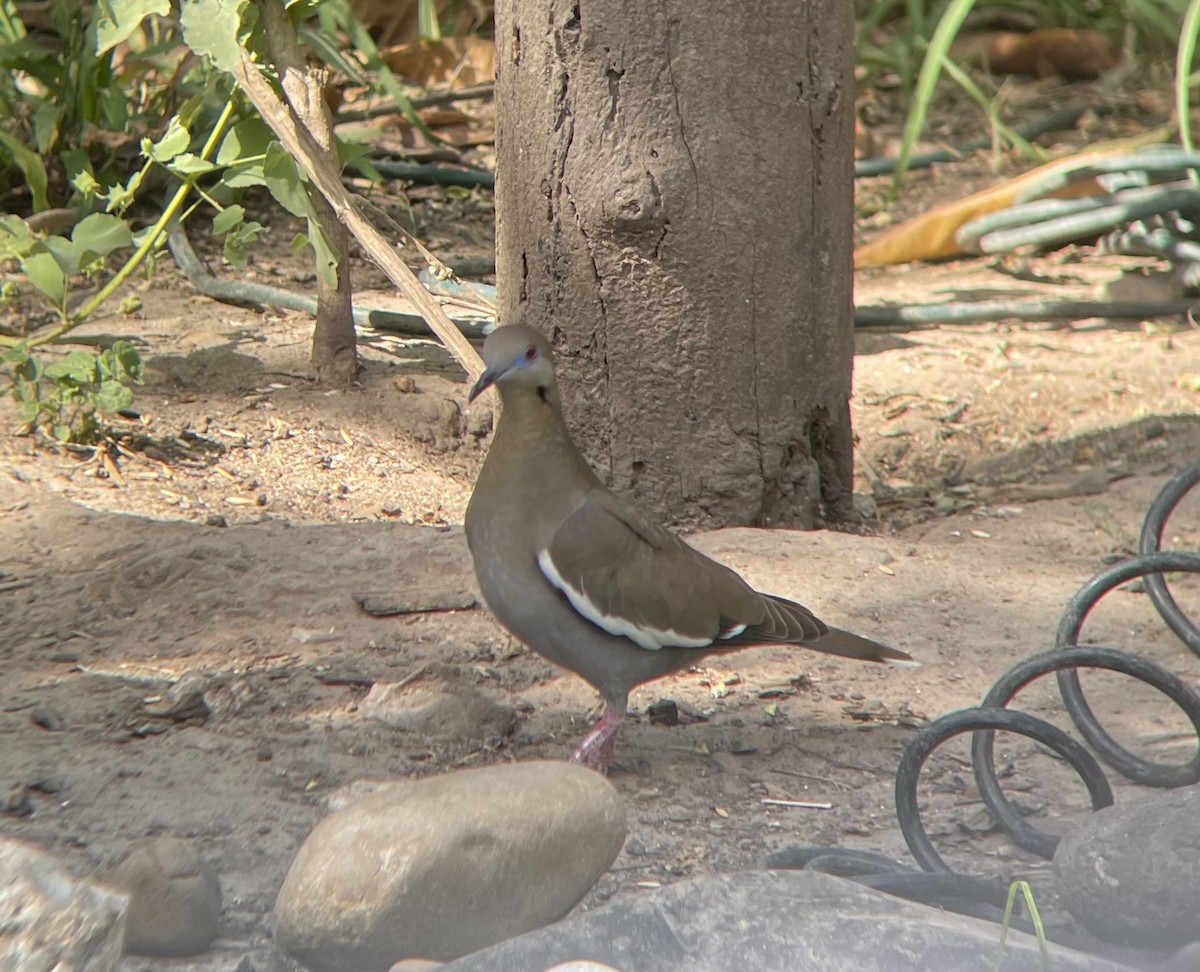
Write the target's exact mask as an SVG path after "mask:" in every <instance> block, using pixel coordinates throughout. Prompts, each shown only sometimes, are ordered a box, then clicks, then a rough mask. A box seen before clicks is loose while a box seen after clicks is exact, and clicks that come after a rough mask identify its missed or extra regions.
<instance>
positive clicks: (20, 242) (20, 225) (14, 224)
mask: <svg viewBox="0 0 1200 972" xmlns="http://www.w3.org/2000/svg"><path fill="white" fill-rule="evenodd" d="M37 247H38V238H37V237H36V236H34V235H33V230H31V229H30V228H29V225H28V224H27V223H26V222H25V220H23V219H21V217H20V216H14V215H7V216H0V260H19V259H21V258H22V257H23V256H25V255H26V254H29V253H32V252H33V251H34V250H36V249H37Z"/></svg>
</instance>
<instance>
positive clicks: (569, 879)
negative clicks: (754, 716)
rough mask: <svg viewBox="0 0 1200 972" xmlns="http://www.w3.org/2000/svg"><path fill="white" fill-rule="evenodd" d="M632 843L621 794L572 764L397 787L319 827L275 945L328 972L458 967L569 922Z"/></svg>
mask: <svg viewBox="0 0 1200 972" xmlns="http://www.w3.org/2000/svg"><path fill="white" fill-rule="evenodd" d="M624 841H625V811H624V807H623V805H622V802H621V798H620V796H619V795H618V794H617V791H616V790H615V789H614V788H613V786H612V784H610V783H609V782H608V781H607V780H606V779H605V778H604V777H602V776H600V775H599V774H598V773H594V772H592V771H591V770H587V769H584V768H582V767H579V766H573V765H571V764H569V763H561V762H532V763H509V764H502V765H497V766H489V767H484V768H481V769H469V770H458V771H456V772H452V773H447V774H445V775H441V776H432V777H428V778H426V779H422V780H414V781H399V782H394V783H389V784H386V785H383V786H381V787H379V788H377V789H376V791H375V792H374V793H371V794H370V795H368V796H365V797H362V798H361V799H359V800H357V801H355V802H353V803H350V804H349V805H347V806H345V807H344V808H343V809H340V810H337V811H335V812H334V813H331V814H330V815H329V816H327V817H325V818H324V819H323V820H322V821H321V822H320V823H319V824H317V826H316V828H315V829H314V830H313V832H312V833H311V834H310V835H309V837H308V839H307V840H306V841H305V842H304V845H303V846H302V847H301V848H300V851H299V853H298V854H297V856H296V859H295V861H294V862H293V863H292V866H291V868H290V870H289V871H288V874H287V877H286V878H285V879H284V882H283V887H282V888H281V889H280V891H279V896H278V898H277V900H276V902H275V938H276V941H277V942H278V943H279V945H280V946H281V947H282V948H283V949H284V950H285V951H287V952H288V953H289V954H290V955H291V956H292V957H293V958H296V959H297V960H299V961H300V962H301V963H303V964H304V965H307V966H309V967H310V968H312V969H314V970H317V972H336V970H344V969H351V968H387V967H388V966H389V964H391V963H394V962H397V961H399V960H401V959H404V958H423V959H435V960H449V959H453V958H456V957H458V956H461V955H465V954H467V953H469V952H473V951H475V950H477V949H480V948H483V947H485V946H487V945H490V944H493V943H495V942H498V941H502V940H504V939H506V938H510V937H512V936H513V935H519V934H522V933H524V932H526V931H530V930H532V929H534V928H540V927H542V926H543V925H546V924H549V923H550V922H553V921H556V920H557V919H559V918H561V917H562V916H563V915H565V914H566V913H567V912H569V911H570V910H571V909H572V908H573V907H574V906H575V904H576V903H577V902H578V901H579V900H580V899H581V898H582V897H583V895H584V894H586V893H587V891H588V890H589V889H590V888H591V887H592V886H593V885H594V884H595V882H596V881H597V879H598V878H599V877H600V876H601V875H602V874H603V873H604V872H605V871H606V870H607V869H608V867H609V865H610V864H612V862H613V860H614V859H615V858H616V856H617V854H618V853H619V852H620V850H621V847H622V845H623V844H624Z"/></svg>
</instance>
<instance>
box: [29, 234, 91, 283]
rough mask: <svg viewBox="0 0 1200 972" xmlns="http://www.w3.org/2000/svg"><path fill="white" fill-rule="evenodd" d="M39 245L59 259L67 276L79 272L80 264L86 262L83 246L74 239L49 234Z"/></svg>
mask: <svg viewBox="0 0 1200 972" xmlns="http://www.w3.org/2000/svg"><path fill="white" fill-rule="evenodd" d="M38 246H39V248H41V249H45V250H48V251H49V252H50V254H51V255H52V256H53V257H54V259H55V260H57V261H58V265H59V267H60V268H61V269H62V272H63V273H65V274H66V275H67V276H70V275H71V274H73V273H78V272H79V267H80V264H82V263H83V262H84V257H85V256H86V254H85V253H84V251H83V247H81V246H79V245H78V244H76V243H75V241H74V240H68V239H64V238H63V237H61V236H47V237H46V238H45V239H44V240H42V241H41V242H40V243H39V244H38Z"/></svg>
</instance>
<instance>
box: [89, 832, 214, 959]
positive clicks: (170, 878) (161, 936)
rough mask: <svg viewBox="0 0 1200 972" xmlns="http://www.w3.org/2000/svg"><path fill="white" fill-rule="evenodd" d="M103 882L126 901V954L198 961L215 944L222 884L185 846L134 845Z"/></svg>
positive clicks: (155, 840)
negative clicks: (127, 906) (181, 957)
mask: <svg viewBox="0 0 1200 972" xmlns="http://www.w3.org/2000/svg"><path fill="white" fill-rule="evenodd" d="M102 879H103V880H104V881H105V882H107V883H108V884H111V885H112V886H113V887H115V888H118V889H120V890H121V891H124V892H125V893H126V894H128V895H129V915H128V919H127V923H126V931H125V950H126V951H127V952H130V953H133V954H135V955H164V956H184V955H197V954H199V953H200V952H203V951H205V950H206V949H207V948H208V947H209V946H210V945H212V943H213V942H214V941H215V940H216V938H217V930H218V927H219V926H220V921H221V884H220V882H219V881H218V880H217V875H216V872H215V871H213V869H212V868H211V867H210V866H209V865H208V864H207V863H206V862H205V861H204V859H203V858H202V857H201V856H200V853H199V852H198V851H197V850H196V848H195V847H194V846H193V845H192V844H191V843H189V842H188V841H186V840H183V839H181V838H179V837H167V836H160V837H143V838H141V839H140V840H135V841H134V842H133V843H132V844H130V845H129V847H127V848H126V849H125V851H124V852H122V853H121V854H120V855H119V856H118V857H117V858H116V859H115V860H114V861H113V862H112V864H110V865H109V866H108V867H106V868H105V869H104V870H103V872H102Z"/></svg>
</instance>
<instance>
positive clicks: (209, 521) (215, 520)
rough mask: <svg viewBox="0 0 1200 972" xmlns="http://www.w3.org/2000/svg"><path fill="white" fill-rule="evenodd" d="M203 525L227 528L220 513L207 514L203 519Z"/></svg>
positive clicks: (226, 523) (225, 521) (226, 522)
mask: <svg viewBox="0 0 1200 972" xmlns="http://www.w3.org/2000/svg"><path fill="white" fill-rule="evenodd" d="M204 525H205V526H210V527H227V526H229V522H228V521H227V520H226V519H225V517H224V516H223V515H221V514H220V513H209V514H208V516H206V517H205V518H204Z"/></svg>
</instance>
